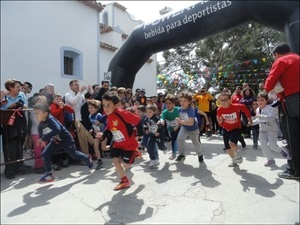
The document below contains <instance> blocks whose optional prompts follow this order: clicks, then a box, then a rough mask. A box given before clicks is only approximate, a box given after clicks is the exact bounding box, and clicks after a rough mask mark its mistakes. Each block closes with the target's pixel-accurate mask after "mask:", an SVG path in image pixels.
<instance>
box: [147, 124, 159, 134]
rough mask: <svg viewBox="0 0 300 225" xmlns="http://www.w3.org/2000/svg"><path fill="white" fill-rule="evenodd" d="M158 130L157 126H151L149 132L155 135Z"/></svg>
mask: <svg viewBox="0 0 300 225" xmlns="http://www.w3.org/2000/svg"><path fill="white" fill-rule="evenodd" d="M157 128H158V126H157V124H153V125H149V132H150V133H152V134H155V133H156V131H157Z"/></svg>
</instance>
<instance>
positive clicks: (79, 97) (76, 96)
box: [65, 80, 87, 121]
mask: <svg viewBox="0 0 300 225" xmlns="http://www.w3.org/2000/svg"><path fill="white" fill-rule="evenodd" d="M69 87H70V89H71V90H70V91H69V92H67V93H66V94H65V103H66V104H67V105H69V106H71V107H72V108H73V109H74V111H75V119H76V120H78V121H81V120H82V118H81V112H80V109H81V106H82V105H83V104H84V103H85V97H84V91H85V90H87V87H86V86H84V85H83V86H82V87H79V83H78V80H71V81H70V83H69Z"/></svg>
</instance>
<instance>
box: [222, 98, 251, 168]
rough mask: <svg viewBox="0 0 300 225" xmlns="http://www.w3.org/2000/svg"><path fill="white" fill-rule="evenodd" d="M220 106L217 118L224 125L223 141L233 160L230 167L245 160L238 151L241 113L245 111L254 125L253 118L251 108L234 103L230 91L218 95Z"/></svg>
mask: <svg viewBox="0 0 300 225" xmlns="http://www.w3.org/2000/svg"><path fill="white" fill-rule="evenodd" d="M218 100H219V102H220V107H219V108H218V110H217V120H218V123H219V125H220V126H221V127H223V141H224V145H225V148H226V150H227V153H228V155H229V156H230V157H231V160H232V162H231V163H230V164H229V165H228V166H229V167H234V166H237V164H238V163H239V164H240V163H242V162H243V158H242V156H240V154H239V151H238V146H237V142H238V140H239V137H240V136H241V128H242V123H241V115H240V112H241V111H242V112H244V113H245V114H246V116H247V118H248V122H249V125H250V126H251V125H252V119H251V114H250V111H249V109H248V108H247V107H246V105H244V104H232V103H231V95H230V94H229V93H221V94H220V95H219V97H218Z"/></svg>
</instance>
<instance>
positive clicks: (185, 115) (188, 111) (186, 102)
mask: <svg viewBox="0 0 300 225" xmlns="http://www.w3.org/2000/svg"><path fill="white" fill-rule="evenodd" d="M178 98H179V101H180V105H181V108H180V110H179V118H178V117H177V118H176V122H177V123H178V124H180V125H181V128H180V130H179V133H178V137H177V142H178V152H179V154H180V155H179V156H178V157H177V158H176V161H184V160H185V147H184V144H185V140H186V138H187V137H188V136H189V137H190V139H191V141H192V143H193V145H194V149H195V151H196V153H197V155H198V161H199V163H203V162H204V160H203V150H202V147H201V142H200V140H199V138H198V137H199V129H198V124H197V122H196V120H195V116H196V115H195V109H193V108H192V107H191V104H192V100H193V95H192V94H191V93H189V92H181V93H180V94H179V95H178Z"/></svg>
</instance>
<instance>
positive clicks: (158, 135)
mask: <svg viewBox="0 0 300 225" xmlns="http://www.w3.org/2000/svg"><path fill="white" fill-rule="evenodd" d="M156 112H157V107H156V106H155V105H147V106H146V118H145V119H144V133H145V134H146V135H148V141H147V145H146V147H147V152H148V154H149V157H150V163H149V167H150V168H155V167H157V166H158V165H159V157H158V151H157V141H158V139H159V141H161V140H162V141H163V140H164V138H163V136H164V130H163V125H162V124H159V123H158V122H159V120H160V117H159V116H158V115H157V114H156ZM163 145H164V142H163ZM158 147H159V148H160V149H161V150H166V147H165V146H163V147H161V146H160V145H159V146H158Z"/></svg>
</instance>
